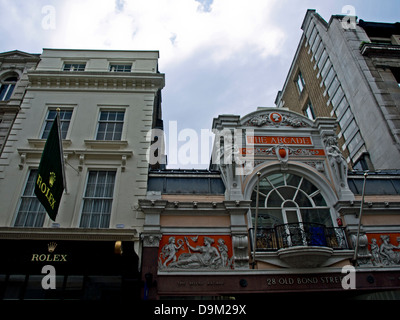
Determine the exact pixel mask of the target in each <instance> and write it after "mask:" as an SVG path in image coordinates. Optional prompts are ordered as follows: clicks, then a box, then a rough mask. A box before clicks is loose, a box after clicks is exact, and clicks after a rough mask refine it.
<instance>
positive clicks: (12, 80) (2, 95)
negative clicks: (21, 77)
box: [0, 77, 18, 101]
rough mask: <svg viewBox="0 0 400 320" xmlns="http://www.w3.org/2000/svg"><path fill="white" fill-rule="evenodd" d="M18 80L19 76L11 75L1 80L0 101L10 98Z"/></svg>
mask: <svg viewBox="0 0 400 320" xmlns="http://www.w3.org/2000/svg"><path fill="white" fill-rule="evenodd" d="M17 82H18V78H17V77H9V78H7V79H5V80H2V81H1V82H0V101H7V100H10V98H11V95H12V93H13V91H14V88H15V85H16V84H17Z"/></svg>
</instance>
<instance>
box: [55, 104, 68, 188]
mask: <svg viewBox="0 0 400 320" xmlns="http://www.w3.org/2000/svg"><path fill="white" fill-rule="evenodd" d="M60 111H61V109H60V108H57V115H56V119H55V121H57V132H58V139H59V140H60V155H61V163H62V166H61V168H62V170H61V171H62V176H63V183H64V189H65V193H68V189H67V179H66V177H65V161H64V148H63V139H62V135H61V123H60V122H61V121H60V119H61V118H60Z"/></svg>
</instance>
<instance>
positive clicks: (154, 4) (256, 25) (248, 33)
mask: <svg viewBox="0 0 400 320" xmlns="http://www.w3.org/2000/svg"><path fill="white" fill-rule="evenodd" d="M277 1H278V0H252V1H247V2H244V1H239V0H214V1H211V0H162V1H160V0H146V1H127V0H116V1H114V2H111V1H109V0H69V1H68V2H64V3H62V4H61V6H59V8H57V12H58V13H59V14H58V16H59V19H60V21H58V23H57V26H58V28H59V29H60V30H59V31H60V33H62V34H63V35H64V36H63V37H62V38H59V34H58V35H57V36H58V39H56V38H55V39H54V44H55V45H57V46H58V47H69V48H72V47H73V48H99V49H110V48H118V49H138V50H153V49H155V50H159V51H160V52H161V58H162V60H163V63H165V64H169V63H174V60H179V63H181V62H182V60H186V59H188V58H190V57H192V56H193V55H195V54H197V53H198V52H203V53H204V55H203V58H207V62H208V59H210V60H211V61H212V62H213V63H219V62H221V61H224V60H226V59H230V58H232V57H233V56H235V55H236V54H238V52H241V51H243V50H256V51H257V52H258V53H259V55H260V56H262V57H266V56H269V55H277V54H279V51H280V50H281V49H282V47H281V44H282V38H284V37H285V34H284V33H283V31H282V30H281V29H280V28H279V27H278V26H276V25H274V24H273V23H272V22H271V19H269V16H270V14H271V10H272V9H271V8H273V6H274V4H275V3H276V2H277ZM199 8H200V10H199Z"/></svg>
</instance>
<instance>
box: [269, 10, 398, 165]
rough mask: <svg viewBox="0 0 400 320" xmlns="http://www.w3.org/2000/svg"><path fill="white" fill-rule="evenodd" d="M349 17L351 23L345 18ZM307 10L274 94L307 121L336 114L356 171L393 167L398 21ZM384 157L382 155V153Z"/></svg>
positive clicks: (341, 137) (280, 103) (280, 104)
mask: <svg viewBox="0 0 400 320" xmlns="http://www.w3.org/2000/svg"><path fill="white" fill-rule="evenodd" d="M352 19H353V20H354V21H355V22H354V23H349V21H351V20H352ZM356 19H357V18H356V17H344V16H332V17H331V19H330V21H329V22H326V21H325V20H324V19H322V18H321V16H320V15H319V14H318V13H316V12H315V10H308V11H307V14H306V16H305V19H304V22H303V24H302V26H301V28H302V30H303V31H304V32H303V35H302V37H301V39H300V42H299V46H298V49H297V52H296V54H295V57H294V59H293V62H292V65H291V67H290V70H289V73H288V76H287V79H286V82H285V84H284V86H283V88H282V90H281V91H280V92H279V93H278V95H277V98H276V102H275V103H276V105H277V107H286V108H289V109H290V110H294V111H296V112H298V113H301V114H305V115H307V116H308V117H309V118H311V119H315V118H316V117H324V116H329V117H335V118H337V119H338V122H339V129H338V137H339V145H340V147H341V149H342V152H343V154H344V155H345V157H346V159H347V162H348V164H349V165H350V166H351V167H352V168H355V169H362V170H366V169H368V170H383V169H396V168H398V167H399V165H400V162H399V161H400V160H399V159H400V157H399V152H400V151H399V150H400V148H399V141H400V140H399V127H398V124H399V119H400V113H399V103H400V102H399V101H400V87H399V82H400V78H399V70H400V69H399V67H400V51H399V44H400V42H399V39H400V36H399V34H400V29H399V24H398V23H394V24H390V23H376V22H365V21H363V20H360V21H357V20H356ZM382 155H384V156H382Z"/></svg>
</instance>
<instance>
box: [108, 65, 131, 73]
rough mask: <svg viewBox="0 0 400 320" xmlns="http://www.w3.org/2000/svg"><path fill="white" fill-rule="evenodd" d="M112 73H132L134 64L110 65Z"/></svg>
mask: <svg viewBox="0 0 400 320" xmlns="http://www.w3.org/2000/svg"><path fill="white" fill-rule="evenodd" d="M110 71H111V72H131V71H132V64H110Z"/></svg>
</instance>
